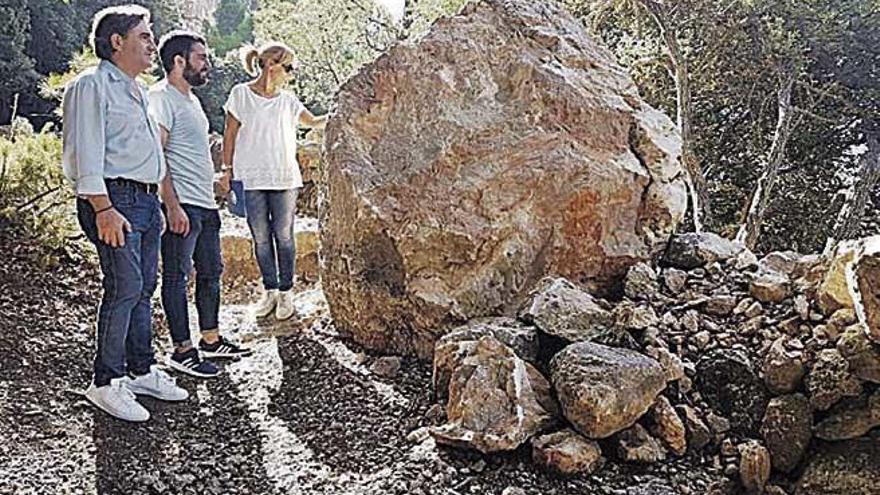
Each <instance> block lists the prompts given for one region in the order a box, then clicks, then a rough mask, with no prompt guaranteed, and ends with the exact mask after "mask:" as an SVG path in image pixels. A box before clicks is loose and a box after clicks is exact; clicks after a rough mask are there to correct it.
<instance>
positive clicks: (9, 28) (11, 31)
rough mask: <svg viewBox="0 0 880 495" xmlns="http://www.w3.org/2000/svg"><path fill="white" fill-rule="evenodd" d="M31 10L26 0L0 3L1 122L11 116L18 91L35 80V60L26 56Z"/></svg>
mask: <svg viewBox="0 0 880 495" xmlns="http://www.w3.org/2000/svg"><path fill="white" fill-rule="evenodd" d="M28 14H29V11H28V8H27V2H26V1H25V0H9V1H6V2H3V3H0V74H2V77H0V122H3V121H5V120H8V119H9V116H10V114H11V107H12V101H13V99H14V95H15V94H16V93H19V92H22V91H26V90H27V88H28V87H29V86H31V85H32V84H33V83H34V81H35V80H36V72H34V70H33V67H34V61H33V60H32V59H31V58H30V57H28V56H27V53H26V50H27V44H28V41H29V40H30V22H29V17H28Z"/></svg>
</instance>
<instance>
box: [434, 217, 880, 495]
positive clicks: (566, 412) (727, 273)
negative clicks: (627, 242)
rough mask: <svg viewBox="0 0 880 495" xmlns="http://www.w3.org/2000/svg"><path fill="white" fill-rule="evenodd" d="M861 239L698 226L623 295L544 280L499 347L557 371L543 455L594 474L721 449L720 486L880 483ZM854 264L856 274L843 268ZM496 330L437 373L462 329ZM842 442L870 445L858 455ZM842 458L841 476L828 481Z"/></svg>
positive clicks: (640, 268)
mask: <svg viewBox="0 0 880 495" xmlns="http://www.w3.org/2000/svg"><path fill="white" fill-rule="evenodd" d="M863 242H866V243H869V242H871V240H870V239H869V240H865V241H863ZM854 250H855V252H856V253H859V254H858V255H853V256H850V255H847V256H849V260H850V261H849V262H848V263H843V264H842V265H841V261H840V260H839V259H838V258H837V257H836V256H837V254H835V253H832V254H831V255H829V256H826V257H820V256H814V255H810V256H801V255H798V254H797V253H791V252H780V253H770V254H768V255H767V256H765V257H763V258H761V259H758V257H756V256H755V255H754V254H753V253H751V252H749V251H748V250H746V249H744V248H743V247H742V246H737V245H736V244H733V243H730V242H728V241H725V240H723V239H720V238H718V237H717V236H714V235H711V234H699V235H698V234H687V235H685V236H679V237H676V238H673V240H672V241H671V242H670V244H669V247H668V249H667V251H666V253H665V256H664V257H663V258H661V259H659V260H658V261H657V263H656V264H649V263H640V264H637V265H635V266H633V267H632V268H631V269H630V270H629V273H628V275H627V277H626V279H625V280H623V283H622V284H621V286H622V291H621V292H622V293H621V294H618V295H617V297H608V298H601V297H599V296H597V295H596V294H591V293H589V291H588V290H586V289H585V288H584V287H583V286H579V285H578V284H576V283H574V282H572V281H569V280H565V279H560V278H555V279H553V278H551V279H547V280H544V281H542V282H541V283H539V284H537V285H536V288H535V289H534V291H533V292H532V293H531V295H530V296H529V298H528V299H527V300H526V301H525V302H524V303H523V305H522V310H521V311H519V313H518V315H519V320H515V319H513V318H506V320H505V326H506V327H507V328H510V329H518V330H516V332H513V331H510V332H508V335H507V336H506V337H504V339H502V340H504V342H505V344H499V345H501V346H507V345H509V346H515V347H516V348H517V349H518V350H517V351H515V352H514V351H513V350H512V349H513V348H512V347H511V348H510V349H511V350H510V354H511V355H517V356H519V359H522V360H523V361H524V362H526V363H528V364H529V366H532V367H531V368H529V369H530V370H534V371H533V373H540V374H544V375H545V376H546V377H548V378H547V382H548V383H550V384H551V385H552V388H553V392H554V396H555V397H556V398H557V399H558V401H559V413H558V416H557V418H556V421H555V422H547V423H545V426H547V428H545V429H543V430H541V431H540V432H536V433H535V436H534V437H533V439H532V449H533V456H532V457H533V459H534V460H535V462H536V463H538V464H539V465H542V466H546V467H547V468H548V469H552V470H555V471H557V472H561V473H567V474H574V473H581V474H589V473H595V472H596V470H597V469H604V468H601V467H600V465H606V466H607V463H608V462H611V463H664V462H668V461H667V460H668V459H670V458H675V457H679V456H685V457H686V458H688V459H692V460H694V461H695V462H696V461H697V460H698V459H706V458H708V459H710V462H712V463H714V464H715V465H716V466H718V467H719V471H720V472H723V473H724V474H725V477H724V478H722V479H719V480H718V481H717V482H716V483H715V484H714V485H713V486H712V487H711V488H710V490H709V492H708V493H711V494H714V495H723V494H736V493H776V494H782V493H789V494H794V493H797V494H807V493H810V494H813V493H838V494H847V495H848V494H856V493H858V494H863V493H880V484H878V483H877V477H876V473H873V472H869V471H867V470H868V469H869V468H870V466H872V465H873V464H872V462H874V461H873V460H868V454H867V453H868V452H876V451H877V450H878V449H880V438H878V437H880V435H876V434H875V432H874V431H873V429H874V428H876V427H877V426H880V390H878V389H877V386H876V383H877V382H878V381H880V380H878V378H880V346H878V345H877V344H875V343H874V341H873V340H872V339H871V335H872V333H871V331H870V328H872V327H871V326H870V325H871V322H872V320H870V318H868V317H866V316H865V314H866V311H865V309H864V308H861V307H859V303H860V301H863V300H866V299H868V298H869V297H873V292H871V293H870V294H871V295H870V296H869V295H867V294H866V293H865V292H866V289H865V288H868V287H872V285H871V283H870V282H867V281H865V280H863V279H862V278H859V277H865V276H868V275H865V274H868V273H873V272H871V271H870V269H869V268H866V265H859V263H866V261H864V260H865V259H867V258H866V257H867V256H868V255H866V254H864V253H865V252H870V251H869V250H866V249H861V250H860V249H859V248H858V247H856V248H854ZM859 260H861V261H859ZM872 263H873V262H872ZM860 266H861V268H860ZM860 270H861V271H860ZM860 273H861V274H862V275H859V274H860ZM840 276H843V277H850V281H849V282H846V281H845V282H846V283H844V282H841V281H840V280H837V281H835V280H833V278H834V277H840ZM871 276H873V275H871ZM854 286H855V287H861V288H862V289H861V290H862V291H863V292H862V293H856V294H855V296H854V297H853V296H850V298H849V299H848V300H847V299H846V298H845V297H843V296H842V295H841V294H840V293H836V292H834V291H835V290H837V288H840V287H854ZM830 301H835V302H834V303H833V304H831V303H830ZM869 312H870V311H868V313H869ZM866 323H867V324H868V327H867V328H866V325H865V324H866ZM524 329H527V330H524ZM597 329H598V330H597ZM523 332H525V333H523ZM497 333H498V331H497V329H495V330H493V328H492V327H491V326H487V325H485V323H483V324H479V325H473V324H471V325H466V326H465V327H462V328H461V329H459V330H456V331H455V332H453V333H452V334H450V335H449V336H447V337H446V338H444V339H441V340H440V341H439V342H438V344H437V347H436V349H435V360H434V363H435V378H436V376H438V375H444V376H448V375H449V374H450V373H453V374H454V373H455V369H456V366H459V365H458V364H456V363H458V362H459V361H460V359H450V358H448V357H447V358H444V357H443V356H449V355H450V351H449V346H450V341H451V340H454V341H455V342H456V346H457V347H456V349H459V352H462V351H461V349H469V348H470V347H469V346H473V345H475V344H474V343H475V342H480V341H481V339H486V338H490V337H487V336H489V335H493V334H497ZM514 333H519V334H521V335H522V334H525V335H528V338H526V339H517V338H514V337H513V334H514ZM456 335H457V336H458V337H455V336H456ZM609 336H615V337H614V338H613V339H609V338H608V337H609ZM524 341H527V342H529V343H530V345H529V346H524V345H523V342H524ZM560 341H561V342H562V344H561V345H560ZM496 342H497V341H496ZM536 342H537V344H538V346H539V348H536V347H535V343H536ZM547 346H549V350H548V349H547ZM525 349H527V350H525ZM438 356H439V357H438ZM530 379H535V377H534V376H533V375H530ZM434 384H435V387H445V388H446V390H437V391H435V393H436V395H437V397H438V398H439V399H440V400H441V404H442V403H443V402H442V401H443V400H444V397H447V396H450V397H451V396H457V395H458V394H460V393H461V392H460V390H457V389H458V385H456V384H455V383H454V382H452V381H449V380H437V379H435V381H434ZM446 407H447V410H449V409H450V408H451V407H458V406H457V405H456V406H453V405H452V402H449V403H447V404H446ZM474 407H476V408H477V409H481V408H480V405H479V404H475V405H474ZM547 411H548V412H549V409H547ZM474 414H478V415H481V416H482V417H491V416H493V414H494V413H492V411H490V410H488V409H483V410H482V412H477V411H474ZM497 420H498V421H502V422H503V421H504V420H503V419H500V417H499V418H498V419H497ZM490 423H491V421H490ZM499 424H501V423H499ZM442 428H443V427H440V429H442ZM435 435H436V433H435ZM840 442H844V443H845V442H855V443H852V445H853V446H854V448H855V450H854V453H853V457H852V458H851V459H850V458H849V457H848V456H847V454H846V452H845V449H842V448H841V447H840V446H841V445H842V444H841V443H840ZM458 445H459V446H460V447H467V448H477V449H479V447H478V446H477V445H473V444H468V442H463V443H459V444H458ZM511 448H516V447H515V446H513V445H511ZM554 448H556V449H557V450H553V449H554ZM600 458H603V459H606V462H604V463H602V464H599V461H598V459H600ZM830 466H834V467H833V469H839V470H840V471H841V472H842V473H844V474H843V475H842V476H843V479H842V480H835V481H829V480H828V479H827V477H828V476H830V474H829V473H830V470H831V469H832V468H831V467H830ZM823 483H824V484H825V485H827V486H826V487H823V488H821V489H820V488H817V487H818V486H819V485H821V484H823ZM828 486H832V487H842V488H840V489H839V490H837V489H836V488H835V489H832V488H828ZM854 486H859V488H858V489H856V488H852V487H854ZM834 490H837V491H834Z"/></svg>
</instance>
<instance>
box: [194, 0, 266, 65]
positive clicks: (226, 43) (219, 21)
mask: <svg viewBox="0 0 880 495" xmlns="http://www.w3.org/2000/svg"><path fill="white" fill-rule="evenodd" d="M205 32H206V33H207V34H206V37H207V40H208V45H209V46H210V47H211V50H212V51H213V52H214V53H215V54H216V56H217V57H224V56H225V55H226V53H228V52H230V51H232V50H235V49H237V48H238V47H240V46H242V45H243V44H245V43H251V42H253V40H254V20H253V17H252V16H251V13H250V9H249V5H248V2H247V1H245V0H221V1H220V5H219V6H218V7H217V11H216V12H215V13H214V24H210V23H208V24H207V25H206V26H205Z"/></svg>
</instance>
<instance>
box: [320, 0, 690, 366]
mask: <svg viewBox="0 0 880 495" xmlns="http://www.w3.org/2000/svg"><path fill="white" fill-rule="evenodd" d="M325 149H326V153H325V156H324V157H325V164H324V167H325V168H324V172H325V174H324V178H325V179H326V180H325V183H324V186H325V187H326V195H325V198H326V199H327V201H326V203H325V205H324V208H323V210H322V220H323V222H322V257H323V260H324V272H323V273H322V276H323V279H324V290H325V292H326V294H327V300H328V303H329V305H330V310H331V313H332V315H333V318H334V321H335V322H336V324H337V326H338V327H339V328H340V329H341V330H343V331H347V332H349V333H350V334H351V335H352V336H353V338H354V339H355V340H356V341H358V342H360V343H362V344H364V345H365V346H367V347H370V348H375V349H384V350H392V351H394V352H398V353H416V354H419V355H423V356H429V355H430V353H431V350H432V349H433V342H434V340H435V339H436V338H437V337H438V336H439V335H442V334H443V333H445V332H446V331H448V330H449V329H450V328H451V327H453V326H455V325H456V324H459V323H461V322H463V321H466V320H468V319H471V318H474V317H479V316H488V315H497V314H499V313H501V314H509V313H507V312H508V311H512V310H513V309H514V308H513V307H511V306H510V304H511V303H512V302H514V301H517V300H519V299H521V298H522V296H524V295H525V294H526V293H527V291H528V290H529V289H530V288H531V287H532V286H533V285H534V284H535V282H536V281H537V280H539V279H540V278H542V277H544V276H546V275H556V276H563V277H567V278H569V279H571V280H574V281H576V282H578V283H581V284H583V285H585V286H586V287H587V288H588V289H590V291H591V292H592V291H594V290H597V291H602V290H606V289H611V288H614V287H615V286H616V285H619V280H620V277H621V276H622V275H623V274H625V273H626V270H627V268H628V267H629V266H631V265H632V264H634V263H636V262H638V261H640V260H648V259H650V258H651V257H652V256H653V255H655V254H657V253H658V252H659V251H660V250H662V249H663V247H664V246H665V243H666V241H667V239H668V237H669V235H670V233H671V232H672V231H673V228H674V227H675V226H676V225H677V223H678V222H679V220H680V219H681V217H682V214H683V212H684V209H685V204H686V193H685V189H686V188H685V183H684V174H683V172H682V171H683V169H682V167H681V165H680V160H679V155H680V151H681V143H680V139H679V138H678V136H677V134H676V130H675V126H674V124H673V123H672V121H671V120H670V119H669V118H668V117H666V116H665V115H663V114H662V113H660V112H658V111H657V110H655V109H653V108H651V107H649V106H648V105H647V104H646V103H645V102H644V101H643V100H642V99H641V98H640V96H639V94H638V91H637V88H636V86H635V84H634V83H633V81H632V79H631V78H630V77H629V76H628V75H627V73H626V71H625V70H624V69H623V68H622V67H620V66H619V65H618V64H617V63H616V62H615V61H614V57H613V56H612V55H611V53H610V52H609V51H608V50H606V49H604V48H602V47H601V46H599V45H598V44H597V43H596V42H595V41H593V40H592V39H591V38H590V37H589V36H588V35H587V34H586V32H585V31H584V28H583V27H582V25H581V23H580V22H579V21H578V20H576V19H575V18H574V17H572V16H571V15H569V14H568V13H566V12H565V11H564V10H562V8H561V7H559V6H558V5H557V4H556V3H553V2H549V3H548V2H531V1H527V0H483V1H479V2H472V3H470V4H468V5H467V6H466V7H465V8H464V9H463V10H462V11H461V13H460V14H459V15H457V16H455V17H451V18H444V19H441V20H440V21H438V22H437V23H436V24H435V25H434V26H433V28H432V30H431V31H430V32H429V33H428V34H427V35H425V36H424V37H422V38H421V39H420V40H418V41H417V42H414V43H402V44H399V45H396V46H395V47H393V48H392V49H391V50H390V51H389V52H388V53H387V54H385V55H383V56H382V57H380V58H379V59H378V60H376V61H375V62H373V63H372V64H370V65H367V66H366V67H364V68H363V69H362V70H361V71H360V73H359V74H357V75H356V76H354V77H353V78H351V79H349V80H348V82H346V83H345V84H344V85H343V86H342V88H341V89H340V93H339V97H338V109H337V112H336V114H335V115H334V118H333V119H331V120H330V122H329V124H328V126H327V130H326V138H325Z"/></svg>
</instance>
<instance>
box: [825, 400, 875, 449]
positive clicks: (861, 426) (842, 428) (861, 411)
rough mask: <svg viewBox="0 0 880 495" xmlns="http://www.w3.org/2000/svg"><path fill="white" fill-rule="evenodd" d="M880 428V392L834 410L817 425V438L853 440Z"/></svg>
mask: <svg viewBox="0 0 880 495" xmlns="http://www.w3.org/2000/svg"><path fill="white" fill-rule="evenodd" d="M877 426H880V391H878V392H875V393H874V394H873V395H871V397H869V398H867V399H864V398H862V400H860V401H854V402H853V403H849V404H842V405H841V406H840V407H837V408H834V409H832V411H831V413H830V414H829V415H828V416H827V417H826V418H825V419H824V420H822V422H820V423H819V424H818V425H816V437H818V438H821V439H822V440H835V441H836V440H851V439H853V438H858V437H860V436H862V435H865V434H866V433H868V432H869V431H871V429H873V428H876V427H877Z"/></svg>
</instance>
